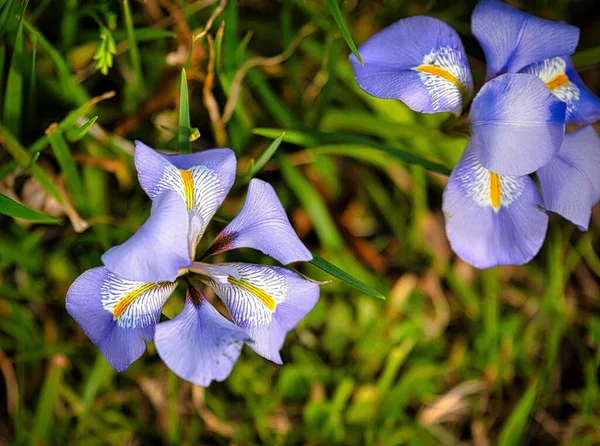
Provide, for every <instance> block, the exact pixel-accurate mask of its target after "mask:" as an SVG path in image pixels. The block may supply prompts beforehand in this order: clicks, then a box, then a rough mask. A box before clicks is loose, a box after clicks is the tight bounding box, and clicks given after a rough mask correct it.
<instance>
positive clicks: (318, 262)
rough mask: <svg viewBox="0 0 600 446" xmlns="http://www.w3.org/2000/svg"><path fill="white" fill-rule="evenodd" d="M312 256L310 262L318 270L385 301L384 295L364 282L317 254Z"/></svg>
mask: <svg viewBox="0 0 600 446" xmlns="http://www.w3.org/2000/svg"><path fill="white" fill-rule="evenodd" d="M312 256H313V259H312V260H311V261H310V263H312V264H313V265H314V266H316V267H317V268H319V269H321V270H323V271H325V272H326V273H327V274H329V275H330V276H332V277H335V278H336V279H338V280H341V281H342V282H344V283H345V284H347V285H350V286H351V287H352V288H355V289H357V290H358V291H360V292H362V293H365V294H368V295H369V296H372V297H376V298H377V299H383V300H385V296H384V295H383V294H381V293H380V292H379V291H377V290H374V289H373V288H371V287H369V286H367V285H365V284H364V283H363V282H361V281H360V280H358V279H356V278H355V277H352V276H351V275H350V274H348V273H347V272H345V271H343V270H341V269H340V268H338V267H337V266H335V265H334V264H332V263H330V262H328V261H327V260H325V259H324V258H323V257H320V256H319V255H317V254H315V253H314V252H313V253H312Z"/></svg>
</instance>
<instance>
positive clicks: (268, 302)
mask: <svg viewBox="0 0 600 446" xmlns="http://www.w3.org/2000/svg"><path fill="white" fill-rule="evenodd" d="M227 280H229V283H230V284H232V285H234V286H237V287H240V288H242V289H243V290H245V291H248V292H249V293H251V294H253V295H254V296H256V297H257V298H258V300H260V301H261V302H262V303H263V304H265V307H267V308H268V309H269V310H270V311H275V299H273V297H271V295H269V294H268V293H266V292H265V291H263V290H261V289H260V288H258V287H255V286H254V285H252V284H250V283H248V282H246V281H245V280H240V279H236V278H235V277H233V276H229V278H228V279H227Z"/></svg>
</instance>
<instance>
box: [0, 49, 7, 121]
mask: <svg viewBox="0 0 600 446" xmlns="http://www.w3.org/2000/svg"><path fill="white" fill-rule="evenodd" d="M5 60H6V45H5V44H4V42H0V104H4V97H5V94H4V88H3V87H4V61H5ZM2 108H3V107H0V122H3V121H2V113H3V110H2Z"/></svg>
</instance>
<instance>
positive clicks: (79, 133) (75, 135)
mask: <svg viewBox="0 0 600 446" xmlns="http://www.w3.org/2000/svg"><path fill="white" fill-rule="evenodd" d="M97 120H98V116H94V117H93V118H92V119H90V120H89V121H88V122H86V123H85V124H83V125H82V126H81V127H76V128H73V129H71V130H69V131H68V132H67V134H66V137H67V139H68V140H69V141H70V142H77V141H79V140H80V139H81V138H83V137H84V136H85V135H86V134H87V132H88V130H89V129H90V127H91V126H93V125H94V123H95V122H96V121H97Z"/></svg>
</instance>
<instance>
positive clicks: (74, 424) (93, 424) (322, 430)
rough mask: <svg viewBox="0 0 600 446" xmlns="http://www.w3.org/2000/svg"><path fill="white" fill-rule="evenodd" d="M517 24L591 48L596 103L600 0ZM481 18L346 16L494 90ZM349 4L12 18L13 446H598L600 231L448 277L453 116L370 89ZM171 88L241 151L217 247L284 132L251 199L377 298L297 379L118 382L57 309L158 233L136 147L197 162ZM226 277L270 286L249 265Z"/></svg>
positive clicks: (4, 437)
mask: <svg viewBox="0 0 600 446" xmlns="http://www.w3.org/2000/svg"><path fill="white" fill-rule="evenodd" d="M512 3H513V4H516V5H517V6H519V7H521V8H523V9H525V10H527V11H529V12H532V13H535V14H537V15H540V16H543V17H547V18H551V19H554V20H565V21H568V22H569V23H572V24H575V25H578V26H580V27H581V41H580V45H579V48H578V51H577V53H576V55H575V57H574V60H575V63H576V65H577V67H578V70H579V71H580V73H581V76H582V77H583V79H584V80H585V82H586V83H587V85H588V86H589V87H590V88H591V89H592V90H593V91H595V92H596V93H598V92H600V77H599V76H600V71H599V70H598V63H599V62H600V33H599V32H598V23H599V20H600V12H599V11H598V10H597V8H595V1H594V0H580V1H575V0H574V1H565V0H539V1H536V2H512ZM474 4H475V2H473V1H465V2H462V1H461V2H452V1H433V0H428V1H426V0H411V1H405V0H395V1H394V0H377V1H370V0H369V1H366V0H365V1H356V0H354V1H345V2H343V4H341V16H340V17H343V21H344V22H345V24H346V25H347V27H348V30H349V32H350V34H351V35H352V36H353V37H354V40H355V41H356V43H357V44H360V43H362V42H363V41H364V40H366V39H367V38H368V37H369V36H370V35H372V34H373V33H374V32H376V31H377V30H379V29H381V28H382V27H384V26H387V25H388V24H390V23H392V22H394V21H396V20H397V19H399V18H401V17H408V16H413V15H418V14H427V15H431V16H434V17H438V18H440V19H442V20H445V21H446V22H448V23H449V24H450V25H452V26H453V27H454V28H455V29H456V30H457V31H458V32H459V33H460V34H461V37H462V38H463V40H464V42H465V46H466V49H467V52H468V54H469V56H470V61H471V66H472V69H473V72H474V76H475V79H476V81H477V82H479V83H481V82H482V78H483V76H484V58H483V54H482V51H481V49H480V47H479V46H478V44H477V42H476V41H475V39H474V38H473V37H472V35H471V34H470V22H469V20H470V19H469V16H470V13H471V11H472V8H473V6H474ZM335 5H337V3H336V2H335V1H333V0H330V1H328V2H321V1H317V0H281V1H274V0H271V1H268V0H240V1H237V2H236V1H233V0H230V1H229V2H227V1H224V0H223V1H217V0H199V1H184V0H145V1H144V2H138V1H131V0H124V1H116V0H115V1H109V0H100V1H96V2H84V1H81V2H79V1H77V0H56V1H48V0H39V1H30V2H29V4H28V5H26V8H25V4H24V3H23V2H21V1H16V0H12V1H11V0H3V1H0V42H1V43H0V92H1V93H2V97H1V101H0V105H1V106H0V114H1V116H2V119H1V122H2V127H0V146H1V149H0V192H1V193H2V194H4V195H7V196H9V197H12V198H13V199H17V200H19V201H21V202H22V203H24V204H26V205H27V206H29V207H30V208H33V209H35V210H38V211H40V212H42V213H43V215H41V216H40V215H37V216H36V215H33V217H32V216H31V215H30V216H29V217H32V218H33V219H34V220H36V219H37V220H38V221H40V220H41V221H44V224H39V223H38V224H31V223H27V222H24V221H16V220H14V219H12V218H9V217H4V216H0V442H1V443H2V444H7V445H8V444H79V445H84V444H85V445H88V444H89V445H94V444H119V445H121V444H132V445H141V444H188V445H196V444H208V445H213V444H237V445H246V444H275V445H293V444H306V445H318V444H344V445H363V444H365V445H371V444H377V445H404V444H407V445H438V444H444V445H456V444H465V445H466V444H473V445H481V446H483V445H495V444H499V445H521V444H543V445H552V444H570V445H597V444H600V386H599V366H600V312H599V311H598V310H599V308H600V303H599V300H598V298H599V296H600V291H599V288H600V281H599V279H598V278H599V276H600V258H599V257H598V248H599V246H600V240H599V234H600V229H599V228H600V212H599V209H598V207H597V208H596V209H595V211H594V215H593V217H592V224H591V229H590V231H589V232H587V233H580V232H579V231H577V229H576V228H574V227H573V226H572V225H570V224H568V223H567V222H565V221H561V220H560V219H559V218H556V216H552V218H551V223H550V227H549V232H548V239H547V241H546V244H545V245H544V247H543V248H542V251H541V253H540V254H539V255H538V256H537V257H536V259H535V260H534V261H532V262H531V263H530V264H528V265H526V266H523V267H502V268H496V269H492V270H488V271H484V272H481V271H477V270H475V269H473V268H471V267H469V266H468V265H466V264H465V263H463V262H461V261H460V260H458V259H457V258H456V257H455V256H454V255H453V254H452V252H451V251H450V249H449V246H448V243H447V240H446V237H445V233H444V224H443V218H442V215H441V211H440V204H441V193H442V190H443V187H444V184H445V181H446V176H445V175H444V173H445V172H447V171H448V169H449V168H451V167H452V166H453V165H454V163H455V162H456V160H457V159H458V157H459V156H460V153H461V150H462V148H463V147H464V144H465V140H464V139H462V138H460V137H453V136H451V135H448V134H446V133H444V131H443V128H444V127H443V126H442V123H443V122H444V121H445V120H446V119H447V118H448V116H447V115H433V116H432V115H429V116H427V115H418V114H415V113H413V112H411V111H410V110H409V109H407V108H406V107H405V106H403V105H402V104H401V103H399V102H395V101H384V100H377V99H374V98H371V97H369V96H367V95H366V94H364V93H362V92H361V91H360V90H359V89H358V87H357V86H356V85H355V82H354V80H353V75H352V71H351V68H350V65H349V63H348V59H347V55H348V53H349V50H348V47H347V45H346V43H345V41H344V39H343V38H342V34H341V32H340V28H339V27H338V25H337V24H336V21H335V20H334V16H333V15H332V13H331V11H332V9H331V8H334V6H335ZM194 36H195V37H196V38H195V40H194V44H193V46H191V45H190V42H191V41H192V39H193V37H194ZM112 41H114V48H113V47H112V46H113V42H112ZM102 42H104V43H102ZM101 45H104V46H103V48H104V50H105V51H100V53H98V54H99V57H100V60H101V62H103V63H104V65H105V66H106V68H108V65H109V62H110V57H109V56H108V52H107V51H106V50H109V49H110V50H114V52H115V55H114V60H113V61H112V62H113V66H112V68H110V69H109V70H108V74H107V75H103V74H102V73H101V72H100V70H99V69H98V68H97V67H96V61H95V60H93V56H94V54H95V53H96V51H97V49H98V47H99V46H101ZM183 67H185V68H186V73H187V82H188V91H189V114H190V123H191V127H193V128H197V129H198V130H199V132H200V134H201V136H200V137H199V138H197V139H196V140H195V141H194V142H192V143H191V145H190V147H191V149H193V150H201V149H204V148H208V147H214V146H229V147H231V148H232V149H234V150H235V152H236V154H237V156H238V160H239V169H238V174H239V175H240V181H239V182H238V183H237V185H236V187H235V188H234V189H233V190H232V193H231V195H230V196H229V198H228V199H227V200H226V202H225V203H224V205H223V206H222V208H221V209H220V211H219V213H218V217H219V218H218V219H217V221H216V222H214V223H213V225H211V227H210V230H209V231H208V233H207V235H206V236H205V243H208V242H207V241H208V240H210V239H211V237H212V236H214V235H216V234H217V233H218V232H219V231H220V229H222V227H223V226H224V224H223V221H224V220H227V219H231V218H232V217H233V216H234V215H235V214H236V212H237V211H238V210H239V208H240V206H241V203H242V201H243V198H244V194H245V186H244V183H245V181H244V177H245V175H246V173H247V172H248V171H249V170H250V171H252V172H254V170H256V169H254V168H253V167H252V166H253V160H257V159H259V158H260V156H261V154H262V153H264V151H265V149H266V148H267V147H268V146H269V144H270V143H271V141H272V140H273V139H275V138H277V137H278V136H279V135H281V133H282V131H283V130H286V133H285V135H284V137H283V141H284V142H283V143H282V145H281V146H280V148H279V150H278V151H277V155H276V156H275V157H273V158H271V159H269V161H268V162H267V163H266V164H265V165H264V166H263V167H262V168H261V169H260V171H258V172H257V173H256V176H257V177H259V178H262V179H264V180H267V181H269V182H271V184H273V185H274V187H275V188H276V190H277V192H278V194H279V196H280V198H281V200H282V202H283V203H284V206H285V207H286V210H287V212H288V215H289V216H290V219H291V221H292V223H293V225H294V227H295V228H296V230H297V232H298V234H299V235H300V237H301V238H302V239H303V240H304V241H305V243H306V244H307V245H308V246H309V247H310V248H311V249H312V250H313V251H315V252H318V253H319V254H320V255H321V256H323V257H324V258H326V259H327V260H329V261H331V262H333V263H334V264H336V265H338V266H339V267H341V268H342V269H344V270H345V271H347V272H348V273H350V274H352V275H353V276H354V277H356V278H358V279H360V280H362V281H364V282H365V283H366V284H368V285H370V286H372V287H374V288H376V289H378V290H380V291H381V292H382V293H383V294H385V295H386V296H387V300H386V301H381V300H377V299H374V298H373V297H370V296H367V295H364V294H361V293H359V292H357V291H356V290H355V289H353V288H350V287H348V286H347V285H346V284H344V283H341V282H339V281H336V280H334V281H332V282H331V283H329V284H327V285H324V286H323V287H322V294H321V299H320V301H319V303H318V305H317V306H316V307H315V309H314V310H313V311H312V312H311V313H310V315H309V316H308V317H307V318H306V319H305V320H304V321H303V322H302V323H301V325H300V326H299V327H298V328H297V329H296V330H294V331H293V332H291V333H290V334H289V335H288V338H287V342H286V345H285V348H284V350H283V358H284V362H285V365H284V366H283V367H278V366H276V365H274V364H271V363H269V362H268V361H266V360H264V359H262V358H260V357H259V356H257V355H256V354H255V353H254V352H253V351H251V350H250V349H249V348H247V347H246V348H245V349H244V352H243V354H242V357H241V359H240V361H239V362H238V363H237V365H236V366H235V368H234V370H233V373H232V374H231V376H230V377H229V379H228V380H226V381H225V382H223V383H213V385H211V387H210V388H208V389H202V388H199V387H196V386H193V385H191V384H189V383H187V382H184V381H182V380H180V379H179V378H177V377H176V376H174V375H173V374H172V373H170V372H169V370H168V369H167V368H166V367H165V366H164V365H163V364H162V362H161V361H160V360H159V358H158V357H157V355H156V353H155V350H154V348H153V346H152V345H149V346H148V351H147V353H146V354H145V355H144V356H143V357H142V358H141V359H140V360H138V361H137V362H135V363H134V364H133V365H132V366H131V368H130V369H129V370H128V371H127V372H125V373H120V374H119V373H116V372H114V371H113V370H112V369H111V368H110V367H109V366H108V365H107V363H106V361H105V360H104V359H103V357H102V355H101V354H100V353H99V351H98V350H97V349H96V348H95V347H94V346H93V345H91V343H90V342H89V340H88V339H87V338H86V337H85V335H84V334H83V332H82V331H81V330H80V329H79V327H78V326H77V325H76V324H75V322H74V321H73V320H72V319H71V318H70V317H69V316H68V315H67V313H66V311H65V308H64V298H65V294H66V292H67V289H68V287H69V285H70V284H71V283H72V281H73V280H74V279H75V278H76V277H77V276H78V275H79V274H81V273H82V272H83V271H84V270H85V269H87V268H90V267H93V266H97V265H99V264H100V255H101V254H102V253H103V252H104V251H105V250H106V249H108V248H109V247H110V246H112V245H114V244H117V243H120V242H122V241H123V240H125V239H126V238H128V237H129V236H130V235H131V234H132V233H133V232H134V231H135V229H136V228H137V227H138V226H139V225H140V224H141V223H142V222H143V221H144V219H145V218H146V217H147V215H148V214H149V210H150V201H149V199H148V198H147V197H146V195H145V194H144V193H143V191H142V190H141V188H140V187H139V185H138V184H137V179H136V173H135V169H134V166H133V161H132V151H133V146H132V141H133V140H135V139H140V140H142V141H144V142H146V143H148V144H150V145H153V146H154V147H157V148H160V149H163V150H186V149H187V146H188V144H187V141H186V139H185V138H183V139H180V136H179V135H181V134H184V135H185V132H186V131H188V126H187V125H185V113H183V120H181V121H180V118H179V113H180V110H181V109H183V110H184V112H185V100H184V101H183V104H184V107H180V89H179V86H180V80H181V69H182V68H183ZM183 97H184V98H185V95H184V96H183ZM96 116H97V120H96V121H95V122H93V123H91V121H90V120H92V118H94V117H96ZM180 122H183V123H184V125H183V126H182V127H181V128H179V125H180ZM54 123H57V125H52V124H54ZM178 130H179V131H178ZM191 133H192V135H193V134H194V132H193V131H191ZM195 136H197V135H195ZM5 211H6V209H5ZM225 258H227V259H228V260H243V261H247V262H265V261H268V260H266V259H264V257H262V256H260V255H259V254H257V253H255V252H252V251H249V250H240V251H239V252H234V253H229V254H227V256H223V255H221V256H220V258H218V259H216V260H223V259H225ZM299 269H300V270H301V271H302V272H304V273H306V274H308V275H309V276H311V277H313V278H315V279H319V280H327V279H329V277H328V276H327V275H325V274H324V273H323V272H321V271H320V270H318V269H316V268H314V267H313V266H310V265H306V266H300V267H299ZM182 291H183V290H178V293H176V294H175V295H174V297H173V298H171V300H170V301H169V302H168V303H167V305H166V307H165V311H164V312H165V314H167V315H168V316H174V315H175V314H177V312H178V311H179V310H180V309H181V307H182V305H183V300H182Z"/></svg>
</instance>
